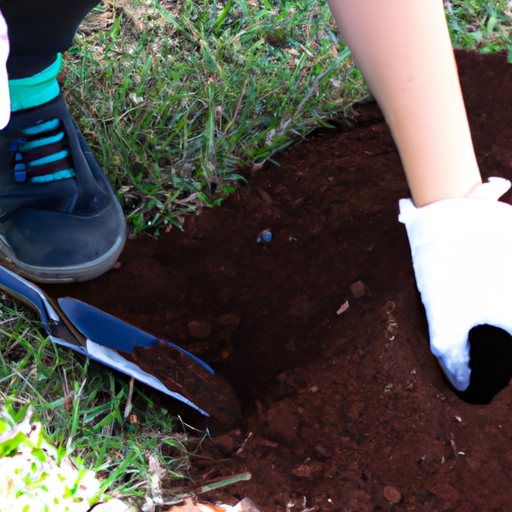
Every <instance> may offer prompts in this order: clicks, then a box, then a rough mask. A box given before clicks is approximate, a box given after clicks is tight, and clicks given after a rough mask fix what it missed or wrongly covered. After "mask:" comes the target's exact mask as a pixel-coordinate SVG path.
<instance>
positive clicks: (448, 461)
mask: <svg viewBox="0 0 512 512" xmlns="http://www.w3.org/2000/svg"><path fill="white" fill-rule="evenodd" d="M457 58H458V62H459V69H460V74H461V79H462V84H463V89H464V94H465V98H466V102H467V108H468V113H469V118H470V122H471V127H472V130H473V137H474V141H475V146H476V151H477V154H478V159H479V162H480V165H481V169H482V172H483V174H484V175H485V176H486V177H487V176H491V175H497V176H504V177H508V178H509V179H511V178H512V166H511V164H512V142H511V141H512V101H511V98H512V66H510V65H509V64H508V63H507V59H506V56H505V55H486V56H481V55H477V54H471V53H458V55H457ZM359 113H360V120H361V118H363V121H366V122H361V123H359V124H358V125H356V127H355V129H353V130H351V131H346V130H337V131H333V132H329V133H325V132H324V133H318V134H316V135H315V136H313V137H311V138H310V139H309V140H308V141H307V142H302V143H300V144H297V145H295V146H294V147H293V148H292V149H290V150H288V151H285V152H283V153H282V154H280V155H279V156H278V158H277V159H276V160H277V161H278V162H279V165H280V166H279V167H277V166H275V165H273V164H268V165H267V166H266V167H265V168H264V169H263V170H260V171H258V172H257V173H255V174H254V175H253V176H251V177H249V181H250V188H245V187H243V186H241V187H240V188H239V190H238V193H236V194H234V195H233V196H232V197H230V198H228V199H227V200H226V201H225V202H224V203H223V205H222V206H221V207H219V208H216V209H213V210H208V211H204V212H203V213H202V214H201V215H200V216H197V217H190V218H188V219H187V221H186V225H185V232H184V233H182V232H180V231H178V230H177V229H173V230H172V231H171V232H170V233H169V234H164V235H162V236H161V237H160V238H159V239H158V240H153V239H151V238H149V237H146V236H140V237H137V238H136V239H135V240H129V241H128V243H127V247H126V250H125V251H124V253H123V255H122V257H121V259H120V261H121V267H120V269H118V270H113V271H111V272H109V273H108V274H107V275H105V276H104V277H102V278H100V279H97V280H95V281H93V282H90V283H83V284H80V285H76V286H61V287H56V286H46V287H45V289H46V290H47V291H49V293H50V294H51V295H53V296H63V295H71V296H75V297H77V298H81V299H83V300H85V301H86V302H89V303H91V304H94V305H96V306H97V307H100V308H102V309H104V310H105V311H107V312H110V313H113V314H115V315H117V316H119V317H121V318H123V319H125V320H128V321H130V322H131V323H134V324H135V325H138V326H140V327H142V328H144V329H146V330H148V331H150V332H152V333H154V334H156V335H159V336H161V337H164V338H167V339H169V340H170V341H174V342H176V343H178V344H180V345H181V346H183V347H185V348H187V349H188V350H190V351H192V352H194V353H195V354H197V355H198V356H200V357H202V358H203V359H205V360H206V361H207V362H209V363H211V364H212V365H213V366H214V368H215V369H216V370H217V371H218V372H219V373H220V374H221V375H223V376H225V377H226V378H227V379H228V381H229V382H230V383H231V384H232V386H233V387H234V388H235V390H236V392H237V394H238V396H239V398H240V400H241V403H242V409H243V414H244V422H243V423H242V424H241V425H239V428H240V429H241V432H236V431H234V432H231V433H228V434H227V435H224V436H220V434H219V436H220V437H218V438H217V441H216V443H213V442H211V441H210V442H205V443H204V444H203V446H202V447H201V448H200V449H199V455H200V456H198V457H197V458H196V462H195V467H194V475H195V477H196V478H197V480H198V481H199V482H200V481H201V479H202V477H203V476H206V477H207V478H208V479H211V478H215V477H221V476H227V475H230V474H235V473H240V472H243V471H250V472H251V473H252V480H250V481H249V482H244V483H239V484H235V485H232V486H231V487H229V488H227V489H226V490H224V491H217V492H216V493H211V494H210V497H211V498H214V497H220V498H221V499H224V500H230V499H234V498H233V497H237V498H242V497H244V496H249V497H250V498H251V499H252V500H253V501H254V502H255V503H256V504H258V505H259V506H260V507H261V509H262V510H264V511H285V510H287V511H288V510H291V511H297V512H300V511H304V510H311V511H313V510H317V511H327V510H330V511H375V512H376V511H391V510H393V511H405V510H415V511H440V510H446V511H448V510H453V511H457V512H470V511H475V512H476V511H478V512H481V511H491V510H493V511H510V510H512V487H511V486H510V485H509V482H510V481H511V478H512V407H511V404H512V388H510V387H506V386H507V383H508V380H509V379H510V373H511V370H509V369H512V357H511V354H510V350H508V347H512V343H508V341H509V340H508V339H506V336H505V337H503V336H501V334H499V333H498V334H496V333H492V332H489V331H486V330H485V329H483V330H482V329H481V330H480V332H479V333H478V332H477V333H475V335H474V336H473V341H472V343H473V348H472V350H473V352H472V353H473V361H474V364H473V366H474V379H473V382H472V385H471V388H470V391H469V392H467V393H465V394H464V395H463V396H457V395H456V394H455V393H454V392H453V390H452V389H451V388H450V387H449V386H448V385H447V383H446V382H445V381H444V379H443V377H442V375H441V373H440V370H439V369H438V366H437V364H436V362H435V359H434V358H433V357H432V355H431V354H430V351H429V345H428V333H427V324H426V321H425V317H424V312H423V309H422V306H421V303H420V301H419V297H418V293H417V291H416V288H415V283H414V275H413V271H412V266H411V260H410V253H409V246H408V242H407V238H406V233H405V229H404V227H403V226H402V225H401V224H399V223H398V222H397V213H398V210H397V202H398V199H400V198H402V197H406V196H407V195H408V189H407V185H406V182H405V179H404V175H403V172H402V169H401V165H400V161H399V157H398V154H397V151H396V149H395V146H394V144H393V141H392V139H391V137H390V134H389V130H388V128H387V126H386V124H385V123H384V122H383V121H382V117H381V116H380V113H379V112H378V109H377V108H376V107H375V106H374V105H366V106H362V107H361V108H360V109H359ZM511 197H512V195H508V196H507V198H506V199H510V198H511ZM265 229H270V230H271V231H272V234H273V239H272V241H271V242H270V243H268V244H262V243H260V244H258V243H257V241H256V239H257V237H258V234H259V233H260V232H261V231H262V230H265ZM358 281H361V282H362V283H363V285H361V284H359V285H358V286H356V287H355V288H354V292H355V295H361V293H364V295H363V296H360V297H359V298H355V297H354V293H353V292H352V291H351V285H353V284H354V283H357V282H358ZM475 299H476V300H478V298H475ZM347 300H348V302H349V308H348V309H347V310H346V311H345V312H343V313H341V314H339V315H338V314H337V311H338V310H339V309H340V306H341V305H342V304H344V303H345V301H347ZM190 322H194V323H192V324H190ZM191 333H193V334H194V336H195V337H194V336H193V335H192V334H191ZM500 336H501V338H500ZM482 346H484V350H483V351H482ZM493 358H494V359H493ZM503 387H504V389H503V390H502V391H500V392H499V393H497V391H499V390H500V389H501V388H503ZM496 393H497V394H496ZM494 395H496V396H494ZM493 396H494V398H493V399H492V401H490V400H491V398H492V397H493ZM489 401H490V403H485V402H489ZM167 407H169V408H170V410H171V411H176V410H179V411H181V414H182V416H183V417H184V419H185V420H186V421H192V422H194V421H195V422H196V424H198V422H199V423H200V421H199V420H198V419H197V418H195V417H194V416H193V414H192V413H191V412H190V410H188V409H187V410H183V409H180V408H179V407H178V404H177V403H176V402H171V403H169V402H168V403H167ZM203 425H204V423H203ZM249 432H253V433H254V434H253V435H252V436H251V437H250V438H249V439H248V441H247V442H246V443H245V445H244V447H243V449H242V450H241V451H240V452H239V453H238V454H237V451H238V450H239V448H240V445H241V442H242V441H243V440H244V439H245V438H246V437H247V436H248V433H249ZM214 437H215V436H214ZM208 457H214V459H210V458H208ZM507 503H508V505H507Z"/></svg>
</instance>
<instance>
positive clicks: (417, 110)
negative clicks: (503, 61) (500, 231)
mask: <svg viewBox="0 0 512 512" xmlns="http://www.w3.org/2000/svg"><path fill="white" fill-rule="evenodd" d="M329 5H330V7H331V10H332V12H333V15H334V18H335V19H336V22H337V24H338V28H339V31H340V33H341V35H342V37H343V38H344V39H345V40H346V42H347V43H348V45H349V46H350V48H351V50H352V53H353V55H354V58H355V60H356V62H357V64H358V66H359V68H360V69H361V72H362V73H363V76H364V78H365V80H366V82H367V84H368V86H369V87H370V89H371V91H372V93H373V94H374V96H375V98H376V99H377V101H378V102H379V104H380V106H381V108H382V110H383V112H384V115H385V117H386V120H387V122H388V124H389V126H390V128H391V130H392V133H393V137H394V139H395V142H396V144H397V146H398V149H399V151H400V155H401V158H402V162H403V165H404V168H405V172H406V176H407V180H408V183H409V187H410V189H411V192H412V195H413V199H414V202H415V204H416V205H417V206H423V205H426V204H429V203H432V202H434V201H438V200H440V199H446V198H450V197H457V196H463V195H465V194H468V193H469V192H471V191H472V190H473V189H474V188H476V187H477V186H478V185H479V184H480V183H481V177H480V172H479V169H478V165H477V162H476V158H475V155H474V150H473V144H472V141H471V135H470V131H469V126H468V122H467V117H466V112H465V108H464V103H463V100H462V94H461V90H460V85H459V79H458V75H457V68H456V65H455V60H454V57H453V51H452V48H451V42H450V38H449V34H448V30H447V27H446V20H445V16H444V11H443V4H442V1H441V0H329Z"/></svg>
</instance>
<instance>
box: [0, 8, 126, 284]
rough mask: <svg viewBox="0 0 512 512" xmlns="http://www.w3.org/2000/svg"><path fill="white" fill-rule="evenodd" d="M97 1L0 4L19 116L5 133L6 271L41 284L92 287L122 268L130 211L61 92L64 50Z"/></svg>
mask: <svg viewBox="0 0 512 512" xmlns="http://www.w3.org/2000/svg"><path fill="white" fill-rule="evenodd" d="M96 3H97V1H95V0H94V1H91V0H73V1H70V0H3V1H2V0H0V10H1V11H2V14H3V15H4V17H5V18H6V21H7V26H8V33H9V42H10V45H11V53H10V57H9V61H8V72H9V90H10V97H11V117H10V121H9V124H8V125H7V127H6V128H5V129H3V130H2V131H0V263H1V264H4V265H8V266H10V267H13V269H14V270H16V271H17V272H18V273H20V274H21V275H23V276H25V277H28V278H29V279H32V280H34V281H39V282H66V281H77V280H79V281H80V280H85V279H92V278H94V277H97V276H99V275H101V274H102V273H104V272H106V271H107V270H108V269H109V268H110V267H111V266H112V265H113V264H114V263H115V261H116V260H117V257H118V256H119V253H120V252H121V250H122V248H123V245H124V240H125V222H124V216H123V212H122V210H121V208H120V206H119V204H118V202H117V199H116V196H115V194H114V192H113V190H112V188H111V187H110V184H109V183H108V180H107V178H106V177H105V175H104V174H103V172H102V171H101V169H100V167H99V166H98V164H97V163H96V161H95V160H94V158H93V156H92V154H91V152H90V150H89V148H88V146H87V144H86V142H85V140H84V139H83V137H82V134H81V133H80V132H79V130H78V129H77V127H76V125H75V123H74V122H73V119H72V118H71V116H70V113H69V110H68V108H67V106H66V104H65V102H64V98H63V96H62V94H61V93H60V88H59V84H58V82H57V75H58V73H59V71H60V67H61V60H62V56H61V53H60V52H62V51H65V50H66V49H67V48H68V47H69V46H70V44H71V42H72V39H73V36H74V33H75V31H76V29H77V27H78V25H79V23H80V22H81V21H82V19H83V17H84V16H85V15H86V14H87V12H88V11H89V10H90V9H91V8H92V7H94V5H95V4H96Z"/></svg>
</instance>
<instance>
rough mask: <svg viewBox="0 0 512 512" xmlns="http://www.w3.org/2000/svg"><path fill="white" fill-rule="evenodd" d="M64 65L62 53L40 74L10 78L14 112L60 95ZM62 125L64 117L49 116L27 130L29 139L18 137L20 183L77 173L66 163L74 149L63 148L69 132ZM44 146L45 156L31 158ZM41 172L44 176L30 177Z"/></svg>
mask: <svg viewBox="0 0 512 512" xmlns="http://www.w3.org/2000/svg"><path fill="white" fill-rule="evenodd" d="M61 68H62V55H61V54H60V53H59V54H58V56H57V59H56V60H55V62H54V63H53V64H52V65H51V66H49V67H47V68H46V69H44V70H43V71H41V72H40V73H37V74H36V75H34V76H31V77H28V78H21V79H18V80H9V92H10V94H11V111H12V112H17V111H20V110H25V109H28V108H34V107H38V106H40V105H43V104H45V103H48V102H49V101H51V100H53V99H55V98H56V97H57V96H58V95H59V94H60V87H59V84H58V82H57V75H58V74H59V72H60V70H61ZM61 126H62V123H61V121H60V119H49V120H46V121H44V122H38V123H37V124H35V125H34V126H31V127H29V128H26V129H25V130H23V133H25V135H26V136H27V138H26V139H25V140H18V141H17V142H16V143H15V144H14V145H15V147H13V151H14V152H15V165H14V176H15V180H16V181H17V182H20V183H21V182H24V181H27V178H28V179H29V181H31V182H33V183H47V182H49V181H57V180H62V179H66V178H72V177H73V176H75V171H74V169H73V168H71V167H69V166H67V165H66V164H65V163H66V162H69V157H70V151H69V149H62V142H63V141H64V139H65V136H66V134H65V133H64V130H61ZM52 145H55V147H56V148H58V149H55V152H52V150H53V148H51V146H52ZM41 148H46V149H47V151H46V155H45V156H44V157H41V158H37V159H36V160H32V159H31V158H29V157H30V154H31V151H35V150H41ZM48 153H49V154H48ZM32 154H33V153H32ZM26 157H27V158H26ZM62 164H64V165H62ZM63 167H64V168H63ZM56 168H57V169H56ZM38 171H39V173H40V174H41V175H39V176H32V177H28V176H30V174H34V173H36V174H37V172H38ZM52 171H53V172H52Z"/></svg>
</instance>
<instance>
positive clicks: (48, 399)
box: [0, 0, 512, 499]
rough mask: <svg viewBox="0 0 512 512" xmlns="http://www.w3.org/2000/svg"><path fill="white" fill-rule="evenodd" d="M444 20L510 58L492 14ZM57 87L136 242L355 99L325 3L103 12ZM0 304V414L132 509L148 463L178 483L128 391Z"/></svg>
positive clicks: (475, 11)
mask: <svg viewBox="0 0 512 512" xmlns="http://www.w3.org/2000/svg"><path fill="white" fill-rule="evenodd" d="M445 5H446V9H447V14H448V23H449V27H450V31H451V34H452V39H453V43H454V46H455V47H456V48H463V49H472V50H477V51H479V52H482V53H486V52H496V51H502V50H504V51H508V52H509V56H510V55H511V51H512V44H511V41H510V30H511V27H512V19H511V17H510V12H509V11H508V10H507V2H506V1H500V0H498V1H496V0H492V1H486V2H479V1H476V0H465V1H461V2H445ZM509 60H511V61H512V58H510V57H509ZM62 80H63V81H64V84H65V91H66V95H67V100H68V103H69V104H70V106H71V108H72V110H73V113H74V116H75V118H76V119H77V122H78V123H79V125H80V126H81V128H82V129H83V131H84V133H85V135H86V138H87V139H88V141H89V143H90V144H91V145H92V147H93V149H94V151H95V153H96V155H97V157H98V160H99V161H100V162H101V164H102V165H103V167H104V168H105V169H106V172H107V173H108V175H109V178H110V179H111V181H112V183H113V185H114V187H115V189H116V191H117V193H118V197H119V199H120V200H121V202H122V204H123V206H124V208H125V211H126V213H127V216H128V219H129V221H130V222H131V223H132V225H133V228H134V230H135V231H143V230H145V229H148V228H153V229H156V230H158V229H169V228H170V227H172V226H181V223H182V221H183V215H185V214H187V213H197V212H199V211H200V210H201V209H202V208H204V207H210V206H214V205H216V204H218V203H219V202H220V201H221V200H222V198H223V197H224V196H225V195H226V194H227V193H229V192H231V191H232V190H233V189H234V187H235V185H236V182H237V180H240V179H241V175H242V174H243V173H244V170H246V169H250V168H251V167H253V166H259V165H261V164H262V163H263V162H265V161H267V160H269V159H270V160H271V159H272V156H273V155H274V154H275V152H276V151H279V150H280V149H283V148H285V147H287V146H288V145H290V144H292V143H293V141H295V140H297V139H300V138H301V137H303V136H305V135H306V134H307V133H309V132H310V131H311V130H313V129H314V128H315V127H317V126H328V125H329V121H330V120H331V119H332V118H336V117H339V116H343V115H344V114H345V113H346V112H348V111H349V110H350V108H351V105H352V104H353V102H355V101H358V100H360V99H362V98H365V97H366V96H367V95H368V92H367V89H366V87H365V86H364V84H363V81H362V78H361V75H360V73H359V72H358V70H357V68H356V67H355V66H354V65H353V63H352V61H351V57H350V52H349V50H348V48H347V47H346V46H345V45H344V43H343V42H342V41H340V40H339V39H338V37H337V35H336V28H335V26H334V24H333V21H332V19H331V16H330V13H329V10H328V8H327V5H326V3H325V2H318V3H317V2H316V1H313V0H299V1H294V2H288V1H286V0H281V1H274V0H258V1H256V0H251V1H248V0H232V1H228V2H223V3H222V4H221V2H215V1H210V2H201V1H198V2H192V1H190V0H183V1H182V2H168V1H164V0H162V2H161V3H160V4H158V3H155V2H151V1H150V2H147V1H144V2H139V1H138V0H131V1H125V0H119V1H117V2H116V1H108V2H106V3H104V4H102V7H99V8H97V9H95V10H94V11H93V13H91V15H90V16H89V17H88V18H87V20H86V22H85V24H84V25H83V27H82V29H81V31H80V32H79V34H78V35H77V37H76V39H75V44H74V46H73V48H72V49H71V50H70V52H69V55H68V56H67V60H66V67H65V70H64V74H63V75H62ZM275 172H279V169H278V167H275ZM2 303H3V304H4V305H3V306H1V307H0V394H1V400H2V401H3V402H5V401H9V402H12V404H13V406H14V407H15V408H20V407H22V406H24V405H25V404H27V403H32V404H33V407H34V409H35V414H36V416H37V417H38V418H39V419H40V420H41V421H42V423H43V425H45V427H46V428H47V429H48V430H49V433H50V437H51V440H52V441H53V442H54V443H57V444H61V445H69V447H70V448H73V449H74V453H75V455H76V456H78V457H80V458H82V459H84V460H85V461H86V464H87V465H88V466H90V467H91V468H93V469H95V470H96V471H98V472H99V473H100V474H101V475H102V476H103V477H104V478H105V484H106V485H108V486H109V488H110V489H117V490H121V491H124V492H127V493H129V494H132V495H134V496H136V497H140V498H142V497H143V496H145V494H146V492H147V489H148V487H149V484H148V476H147V475H148V468H149V466H148V457H149V454H156V455H157V457H158V460H159V462H160V464H161V467H162V468H163V469H164V471H165V475H166V476H165V477H166V478H167V479H176V478H177V479H183V478H184V475H186V469H187V467H188V458H187V439H186V437H185V436H184V435H183V434H180V433H175V432H176V430H178V431H181V430H182V428H181V425H180V424H179V423H177V421H176V420H175V419H174V418H173V417H172V416H171V415H170V414H169V413H168V412H167V411H165V410H162V409H159V408H158V407H157V406H156V405H155V404H154V403H153V402H152V401H151V399H150V398H149V397H147V396H146V395H144V393H143V392H142V391H141V388H139V387H138V386H137V385H135V390H134V397H133V410H132V413H133V414H135V415H136V416H137V418H138V423H137V424H134V423H130V422H129V421H128V420H127V419H125V411H126V407H127V402H128V397H129V379H128V378H126V377H123V376H118V375H117V374H115V373H112V372H109V371H107V372H106V371H105V370H104V368H102V367H99V366H98V365H97V364H95V363H93V362H87V361H84V360H83V359H82V358H81V357H79V356H76V355H74V354H73V353H71V352H69V351H67V350H64V349H61V348H56V347H54V346H52V344H51V343H50V342H49V341H48V339H47V337H46V335H45V333H44V330H43V329H42V327H41V326H40V324H39V323H38V322H37V320H36V319H35V318H34V316H33V315H32V314H31V313H30V312H27V311H26V310H24V309H19V308H18V307H17V306H16V304H15V303H13V302H12V301H9V300H7V299H5V298H4V299H3V300H2ZM167 499H171V497H170V496H168V497H167Z"/></svg>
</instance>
